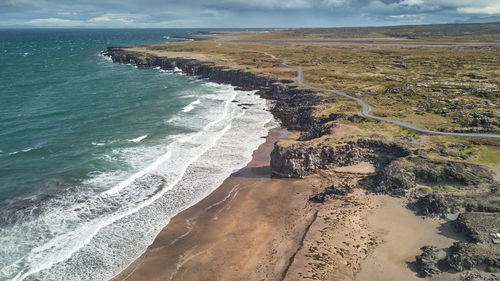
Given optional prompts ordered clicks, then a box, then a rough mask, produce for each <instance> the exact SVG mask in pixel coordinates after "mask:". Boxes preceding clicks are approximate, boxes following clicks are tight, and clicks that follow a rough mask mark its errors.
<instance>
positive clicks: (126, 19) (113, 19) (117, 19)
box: [88, 13, 147, 24]
mask: <svg viewBox="0 0 500 281" xmlns="http://www.w3.org/2000/svg"><path fill="white" fill-rule="evenodd" d="M146 17H147V15H144V14H112V13H109V14H103V15H100V16H98V17H94V18H91V19H89V20H88V22H89V23H107V24H109V23H122V24H132V23H134V22H136V21H138V20H140V19H143V18H146Z"/></svg>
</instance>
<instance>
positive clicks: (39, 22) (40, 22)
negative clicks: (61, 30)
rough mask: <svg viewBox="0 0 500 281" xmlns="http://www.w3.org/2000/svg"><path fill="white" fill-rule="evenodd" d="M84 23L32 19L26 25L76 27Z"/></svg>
mask: <svg viewBox="0 0 500 281" xmlns="http://www.w3.org/2000/svg"><path fill="white" fill-rule="evenodd" d="M84 23H85V22H84V21H80V20H68V19H60V18H46V19H33V20H30V21H28V24H32V25H40V26H77V25H82V24H84Z"/></svg>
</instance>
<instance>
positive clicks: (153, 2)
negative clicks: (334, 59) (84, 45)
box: [0, 0, 500, 28]
mask: <svg viewBox="0 0 500 281" xmlns="http://www.w3.org/2000/svg"><path fill="white" fill-rule="evenodd" d="M489 21H500V0H232V1H231V0H175V1H174V0H0V27H21V26H32V27H86V28H103V27H104V28H142V27H151V28H252V27H254V28H261V27H262V28H286V27H345V26H380V25H407V24H431V23H456V22H489Z"/></svg>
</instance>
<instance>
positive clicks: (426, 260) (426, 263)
mask: <svg viewBox="0 0 500 281" xmlns="http://www.w3.org/2000/svg"><path fill="white" fill-rule="evenodd" d="M420 250H422V254H421V255H419V256H417V257H416V262H415V270H416V271H417V272H418V275H419V276H420V277H428V276H432V275H434V274H437V273H439V272H440V270H439V269H438V268H437V261H438V253H439V250H438V248H437V247H434V246H423V247H422V248H421V249H420Z"/></svg>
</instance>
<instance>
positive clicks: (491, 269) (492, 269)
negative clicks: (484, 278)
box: [486, 266, 500, 273]
mask: <svg viewBox="0 0 500 281" xmlns="http://www.w3.org/2000/svg"><path fill="white" fill-rule="evenodd" d="M486 271H487V272H490V273H499V272H500V266H488V267H486Z"/></svg>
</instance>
